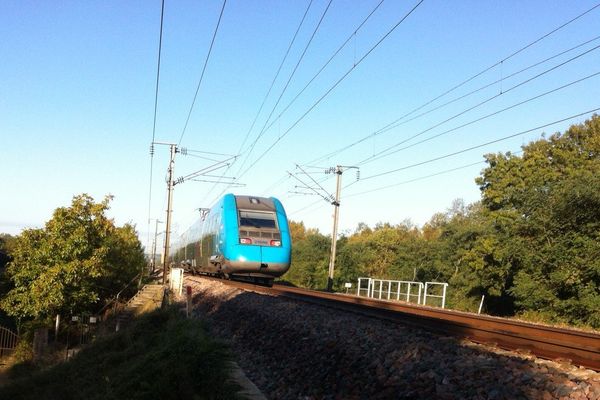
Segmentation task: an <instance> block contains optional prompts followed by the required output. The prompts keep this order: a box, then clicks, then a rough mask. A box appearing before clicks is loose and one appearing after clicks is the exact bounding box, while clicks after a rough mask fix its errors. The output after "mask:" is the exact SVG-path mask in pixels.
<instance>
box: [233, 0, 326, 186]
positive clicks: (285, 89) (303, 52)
mask: <svg viewBox="0 0 600 400" xmlns="http://www.w3.org/2000/svg"><path fill="white" fill-rule="evenodd" d="M332 1H333V0H329V2H328V3H327V7H325V10H324V11H323V13H322V14H321V18H320V19H319V22H318V23H317V25H316V26H315V29H314V30H313V32H312V35H311V36H310V39H309V40H308V42H307V43H306V46H305V47H304V50H303V51H302V54H301V55H300V58H299V59H298V61H297V62H296V65H295V67H294V69H293V70H292V73H291V74H290V76H289V77H288V80H287V82H286V84H285V86H284V87H283V89H282V91H281V93H280V94H279V97H278V98H277V101H276V102H275V105H273V108H272V109H271V112H270V113H269V116H268V117H267V119H266V121H265V123H264V125H263V127H262V128H261V130H260V132H259V133H258V136H257V137H256V139H254V141H253V142H252V144H251V145H250V147H249V149H248V151H247V152H246V157H245V158H244V161H243V162H242V165H241V166H240V169H239V170H238V175H239V173H240V171H241V170H242V169H243V168H244V166H245V165H246V162H247V161H248V159H249V158H250V155H251V154H252V151H253V150H254V147H255V146H256V144H257V143H258V141H259V140H260V138H261V137H262V135H263V134H264V133H265V128H266V126H267V124H268V123H269V121H270V120H271V117H272V116H273V113H274V112H275V110H276V109H277V106H278V105H279V102H280V101H281V99H282V98H283V95H284V94H285V92H286V91H287V88H288V86H289V84H290V82H291V81H292V78H293V77H294V75H295V74H296V71H297V70H298V67H299V66H300V63H301V62H302V60H303V59H304V56H305V55H306V52H307V51H308V48H309V47H310V45H311V43H312V41H313V39H314V38H315V36H316V34H317V32H318V30H319V28H320V27H321V24H322V22H323V20H324V19H325V15H327V11H328V10H329V7H330V6H331V3H332Z"/></svg>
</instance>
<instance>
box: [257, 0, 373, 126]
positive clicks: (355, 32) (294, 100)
mask: <svg viewBox="0 0 600 400" xmlns="http://www.w3.org/2000/svg"><path fill="white" fill-rule="evenodd" d="M384 1H385V0H381V1H380V2H379V3H378V4H377V5H376V6H375V8H373V10H371V12H370V13H369V15H367V17H366V18H365V19H364V20H363V21H362V22H361V23H360V24H359V25H358V27H357V28H356V29H355V30H354V32H352V34H351V35H350V36H348V38H347V39H346V40H345V41H344V43H342V44H341V45H340V46H339V47H338V48H337V50H336V51H335V52H334V53H333V54H332V55H331V57H329V59H328V60H327V61H326V62H325V64H323V66H321V68H320V69H319V70H318V71H317V73H316V74H315V75H313V77H312V78H311V79H310V80H309V81H308V83H307V84H306V85H304V87H303V88H302V90H300V91H299V92H298V93H297V94H296V96H295V97H294V98H293V99H292V100H291V101H290V102H289V103H288V105H287V106H285V108H284V109H283V110H282V111H281V112H280V113H279V115H278V116H277V118H275V119H274V120H273V122H271V124H270V125H269V126H267V129H266V130H267V131H268V130H269V129H271V127H272V126H273V124H275V122H277V121H278V120H279V119H280V118H281V116H282V115H283V114H284V113H285V112H286V111H287V110H288V109H289V108H290V107H291V106H292V104H294V103H295V102H296V100H297V99H298V98H299V97H300V96H301V95H302V93H304V91H305V90H306V89H307V88H308V87H309V86H310V84H311V83H313V81H314V80H315V79H317V77H318V76H319V75H320V74H321V72H323V70H324V69H325V68H326V67H327V66H328V65H329V64H330V63H331V61H332V60H333V59H334V58H335V57H336V56H337V55H338V54H339V52H340V51H342V49H343V48H344V47H346V45H347V44H348V43H349V42H350V40H351V39H352V38H353V37H356V34H357V33H358V31H359V30H360V29H361V28H362V27H363V25H364V24H366V23H367V21H368V20H369V19H370V18H371V16H372V15H373V14H374V13H375V11H377V9H378V8H379V6H381V4H382V3H383V2H384Z"/></svg>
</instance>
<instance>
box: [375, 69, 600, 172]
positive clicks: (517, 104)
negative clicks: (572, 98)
mask: <svg viewBox="0 0 600 400" xmlns="http://www.w3.org/2000/svg"><path fill="white" fill-rule="evenodd" d="M598 75H600V71H599V72H596V73H593V74H591V75H588V76H585V77H583V78H580V79H577V80H575V81H572V82H569V83H566V84H564V85H562V86H559V87H557V88H554V89H551V90H548V91H546V92H544V93H541V94H539V95H537V96H534V97H530V98H528V99H526V100H523V101H520V102H518V103H515V104H513V105H511V106H508V107H505V108H503V109H501V110H498V111H494V112H492V113H489V114H487V115H484V116H482V117H479V118H477V119H474V120H472V121H469V122H466V123H464V124H462V125H459V126H456V127H454V128H451V129H448V130H445V131H444V132H441V133H438V134H437V135H434V136H430V137H428V138H426V139H423V140H420V141H418V142H415V143H412V144H409V145H407V146H404V147H401V148H399V149H396V150H394V151H390V152H388V153H386V154H383V155H381V156H379V157H376V158H373V159H369V162H372V161H376V160H379V159H381V158H384V157H387V156H390V155H392V154H396V153H398V152H400V151H403V150H406V149H409V148H411V147H414V146H417V145H419V144H422V143H425V142H428V141H430V140H433V139H436V138H438V137H440V136H443V135H446V134H448V133H451V132H454V131H457V130H459V129H462V128H464V127H466V126H469V125H472V124H474V123H476V122H480V121H482V120H484V119H487V118H489V117H492V116H495V115H498V114H500V113H503V112H504V111H508V110H511V109H513V108H516V107H519V106H522V105H523V104H526V103H529V102H531V101H533V100H537V99H539V98H541V97H544V96H547V95H549V94H551V93H555V92H558V91H559V90H562V89H565V88H567V87H569V86H573V85H575V84H577V83H581V82H583V81H586V80H588V79H591V78H593V77H595V76H598Z"/></svg>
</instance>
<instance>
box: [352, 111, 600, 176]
mask: <svg viewBox="0 0 600 400" xmlns="http://www.w3.org/2000/svg"><path fill="white" fill-rule="evenodd" d="M598 110H600V107H597V108H595V109H592V110H588V111H584V112H581V113H578V114H575V115H571V116H569V117H565V118H561V119H559V120H556V121H552V122H549V123H546V124H543V125H539V126H536V127H535V128H531V129H527V130H524V131H520V132H517V133H514V134H512V135H508V136H504V137H501V138H499V139H495V140H491V141H489V142H485V143H481V144H478V145H476V146H471V147H468V148H466V149H462V150H459V151H455V152H452V153H449V154H445V155H442V156H439V157H435V158H431V159H429V160H425V161H421V162H418V163H415V164H410V165H407V166H404V167H401V168H396V169H393V170H389V171H384V172H380V173H377V174H374V175H371V176H367V177H364V178H362V179H361V181H366V180H369V179H373V178H378V177H380V176H384V175H389V174H392V173H395V172H399V171H404V170H407V169H410V168H414V167H418V166H421V165H425V164H429V163H432V162H434V161H439V160H443V159H445V158H449V157H452V156H455V155H458V154H462V153H466V152H468V151H471V150H475V149H479V148H481V147H484V146H488V145H490V144H494V143H498V142H502V141H504V140H508V139H511V138H514V137H517V136H522V135H525V134H527V133H530V132H533V131H536V130H538V129H542V128H547V127H549V126H552V125H556V124H559V123H561V122H565V121H568V120H571V119H574V118H578V117H581V116H584V115H587V114H591V113H594V112H596V111H598Z"/></svg>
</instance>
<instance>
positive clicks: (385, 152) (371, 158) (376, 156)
mask: <svg viewBox="0 0 600 400" xmlns="http://www.w3.org/2000/svg"><path fill="white" fill-rule="evenodd" d="M599 48H600V45H598V46H595V47H593V48H591V49H589V50H586V51H585V52H583V53H580V54H578V55H576V56H574V57H571V58H570V59H568V60H566V61H563V62H562V63H560V64H557V65H555V66H554V67H551V68H548V69H546V70H544V71H542V72H540V73H538V74H536V75H535V76H533V77H531V78H528V79H526V80H524V81H521V82H519V83H517V84H516V85H514V86H512V87H510V88H508V89H507V90H505V91H503V92H500V93H498V94H495V95H493V96H491V97H488V98H487V99H485V100H483V101H481V102H479V103H477V104H475V105H473V106H471V107H469V108H467V109H465V110H462V111H460V112H459V113H457V114H454V115H452V116H451V117H449V118H446V119H445V120H443V121H441V122H438V123H437V124H435V125H433V126H431V127H429V128H427V129H424V130H422V131H420V132H418V133H416V134H414V135H412V136H410V137H408V138H406V139H403V140H401V141H399V142H396V143H395V144H393V145H391V146H388V147H386V148H385V149H383V150H380V151H379V152H377V153H375V154H373V155H371V156H369V157H367V158H365V159H363V160H362V161H360V162H359V163H358V164H359V165H363V164H366V163H369V162H372V161H375V160H378V159H380V158H382V157H385V156H387V155H389V154H392V153H391V150H392V149H394V148H396V147H398V146H400V145H402V144H404V143H406V142H408V141H410V140H412V139H414V138H417V137H419V136H421V135H423V134H424V133H426V132H429V131H431V130H433V129H435V128H437V127H439V126H441V125H443V124H445V123H447V122H449V121H452V120H453V119H456V118H458V117H459V116H461V115H464V114H466V113H468V112H470V111H472V110H474V109H476V108H478V107H480V106H482V105H484V104H487V103H489V102H490V101H492V100H494V99H497V98H498V97H500V96H502V95H504V94H506V93H508V92H510V91H512V90H514V89H517V88H519V87H521V86H523V85H526V84H528V83H530V82H532V81H533V80H535V79H537V78H540V77H542V76H544V75H546V74H548V73H550V72H552V71H554V70H556V69H558V68H560V67H563V66H564V65H566V64H568V63H570V62H572V61H574V60H577V59H579V58H580V57H583V56H585V55H587V54H589V53H591V52H592V51H595V50H597V49H599Z"/></svg>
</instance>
